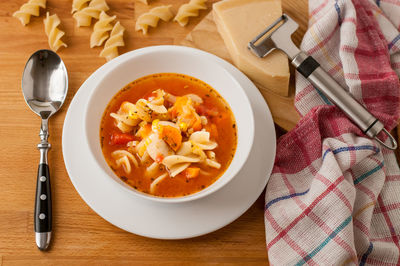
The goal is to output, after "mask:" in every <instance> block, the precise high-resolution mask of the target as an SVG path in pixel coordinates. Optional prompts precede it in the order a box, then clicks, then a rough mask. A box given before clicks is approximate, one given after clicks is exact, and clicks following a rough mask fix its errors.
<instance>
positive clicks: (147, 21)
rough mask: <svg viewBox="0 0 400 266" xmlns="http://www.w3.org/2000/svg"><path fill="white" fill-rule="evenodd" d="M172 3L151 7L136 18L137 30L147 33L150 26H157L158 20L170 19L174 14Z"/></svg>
mask: <svg viewBox="0 0 400 266" xmlns="http://www.w3.org/2000/svg"><path fill="white" fill-rule="evenodd" d="M170 8H171V5H167V6H158V7H155V8H153V9H151V10H150V11H149V12H147V13H144V14H142V15H140V16H139V17H138V19H137V20H136V27H135V30H136V31H140V30H141V31H142V32H143V34H147V31H148V28H149V26H152V27H156V26H157V24H158V21H159V20H160V19H161V20H163V21H169V20H170V19H171V18H172V17H173V16H174V15H173V14H172V12H171V10H170Z"/></svg>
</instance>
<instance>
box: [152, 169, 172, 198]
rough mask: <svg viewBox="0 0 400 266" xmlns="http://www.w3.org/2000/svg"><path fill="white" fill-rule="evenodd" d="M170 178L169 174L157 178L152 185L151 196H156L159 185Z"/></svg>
mask: <svg viewBox="0 0 400 266" xmlns="http://www.w3.org/2000/svg"><path fill="white" fill-rule="evenodd" d="M167 177H168V173H165V174H162V175H160V176H159V177H157V178H156V179H155V180H154V181H153V182H152V183H151V184H150V194H154V193H155V192H156V188H157V186H158V184H159V183H160V182H161V181H163V180H164V179H165V178H167Z"/></svg>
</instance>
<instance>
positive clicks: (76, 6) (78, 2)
mask: <svg viewBox="0 0 400 266" xmlns="http://www.w3.org/2000/svg"><path fill="white" fill-rule="evenodd" d="M87 2H90V0H74V1H73V2H72V11H71V13H75V12H76V11H79V10H82V9H83V8H85V7H87V6H88V4H87Z"/></svg>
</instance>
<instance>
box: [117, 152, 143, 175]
mask: <svg viewBox="0 0 400 266" xmlns="http://www.w3.org/2000/svg"><path fill="white" fill-rule="evenodd" d="M111 156H112V157H113V158H114V159H115V164H116V166H117V168H119V167H121V166H122V167H123V168H124V171H125V173H127V174H129V173H130V172H131V171H132V167H131V163H130V161H132V163H133V164H134V165H135V166H136V167H138V166H139V163H138V162H137V160H136V158H135V157H134V156H133V154H132V153H130V152H128V151H125V150H116V151H114V152H112V153H111Z"/></svg>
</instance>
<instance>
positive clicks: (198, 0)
mask: <svg viewBox="0 0 400 266" xmlns="http://www.w3.org/2000/svg"><path fill="white" fill-rule="evenodd" d="M206 2H207V0H190V2H189V3H187V4H183V5H181V6H180V7H179V10H178V13H177V14H176V16H175V18H174V21H176V22H178V23H179V25H181V26H182V27H184V26H186V25H187V24H188V22H189V17H197V16H198V15H199V10H201V9H207V6H206V4H205V3H206Z"/></svg>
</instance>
